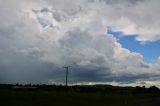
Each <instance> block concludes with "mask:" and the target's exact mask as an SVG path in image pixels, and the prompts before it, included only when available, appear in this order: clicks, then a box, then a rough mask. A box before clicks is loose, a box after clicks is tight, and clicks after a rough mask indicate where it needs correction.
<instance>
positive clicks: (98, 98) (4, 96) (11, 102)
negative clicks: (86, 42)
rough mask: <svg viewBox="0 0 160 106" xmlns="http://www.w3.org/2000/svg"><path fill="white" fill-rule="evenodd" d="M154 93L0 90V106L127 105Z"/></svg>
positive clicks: (147, 98) (153, 95)
mask: <svg viewBox="0 0 160 106" xmlns="http://www.w3.org/2000/svg"><path fill="white" fill-rule="evenodd" d="M156 97H158V95H156V94H151V93H150V94H149V93H143V94H132V93H125V94H124V93H123V94H120V93H119V94H117V93H103V92H99V93H98V92H71V91H70V92H66V91H54V90H50V91H46V90H35V91H31V90H14V89H8V90H7V89H1V90H0V106H84V105H85V106H86V105H88V106H98V105H99V106H127V105H130V104H137V103H142V102H145V101H148V100H150V99H153V98H156Z"/></svg>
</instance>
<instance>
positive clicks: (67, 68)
mask: <svg viewBox="0 0 160 106" xmlns="http://www.w3.org/2000/svg"><path fill="white" fill-rule="evenodd" d="M70 67H72V66H66V67H64V68H65V69H66V87H67V84H68V70H69V68H70Z"/></svg>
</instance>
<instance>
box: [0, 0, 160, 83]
mask: <svg viewBox="0 0 160 106" xmlns="http://www.w3.org/2000/svg"><path fill="white" fill-rule="evenodd" d="M159 5H160V0H0V83H23V84H24V83H33V84H63V83H64V82H65V69H64V68H63V67H64V66H67V65H71V66H72V67H71V68H70V71H69V83H70V84H73V83H77V84H78V83H79V84H80V83H81V84H83V83H89V84H90V83H111V84H115V83H116V84H119V85H120V84H122V85H132V84H133V83H137V82H138V84H140V83H141V82H142V84H143V85H145V84H148V82H149V84H155V85H157V86H158V85H159V83H160V77H159V76H160V48H159V47H160V14H159V11H160V6H159Z"/></svg>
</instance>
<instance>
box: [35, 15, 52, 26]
mask: <svg viewBox="0 0 160 106" xmlns="http://www.w3.org/2000/svg"><path fill="white" fill-rule="evenodd" d="M37 20H38V22H39V24H40V25H41V26H42V27H43V28H45V27H47V26H48V25H49V22H48V21H47V20H45V19H43V18H41V17H38V16H37Z"/></svg>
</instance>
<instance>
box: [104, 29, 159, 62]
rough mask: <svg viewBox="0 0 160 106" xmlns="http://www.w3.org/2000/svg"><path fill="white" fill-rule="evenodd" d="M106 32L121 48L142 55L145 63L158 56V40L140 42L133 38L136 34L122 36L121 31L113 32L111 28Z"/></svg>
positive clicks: (154, 59) (153, 60) (152, 60)
mask: <svg viewBox="0 0 160 106" xmlns="http://www.w3.org/2000/svg"><path fill="white" fill-rule="evenodd" d="M107 33H108V34H112V35H113V36H114V37H116V39H117V41H118V42H119V43H120V44H121V45H122V47H123V48H126V49H129V50H130V51H132V52H138V53H140V54H141V55H143V57H144V61H145V62H147V63H153V62H155V61H156V60H157V59H158V57H159V56H160V41H155V42H147V43H145V44H141V42H139V41H136V39H135V37H136V36H137V35H130V36H123V35H124V33H123V32H115V31H113V30H112V29H111V28H108V29H107Z"/></svg>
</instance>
